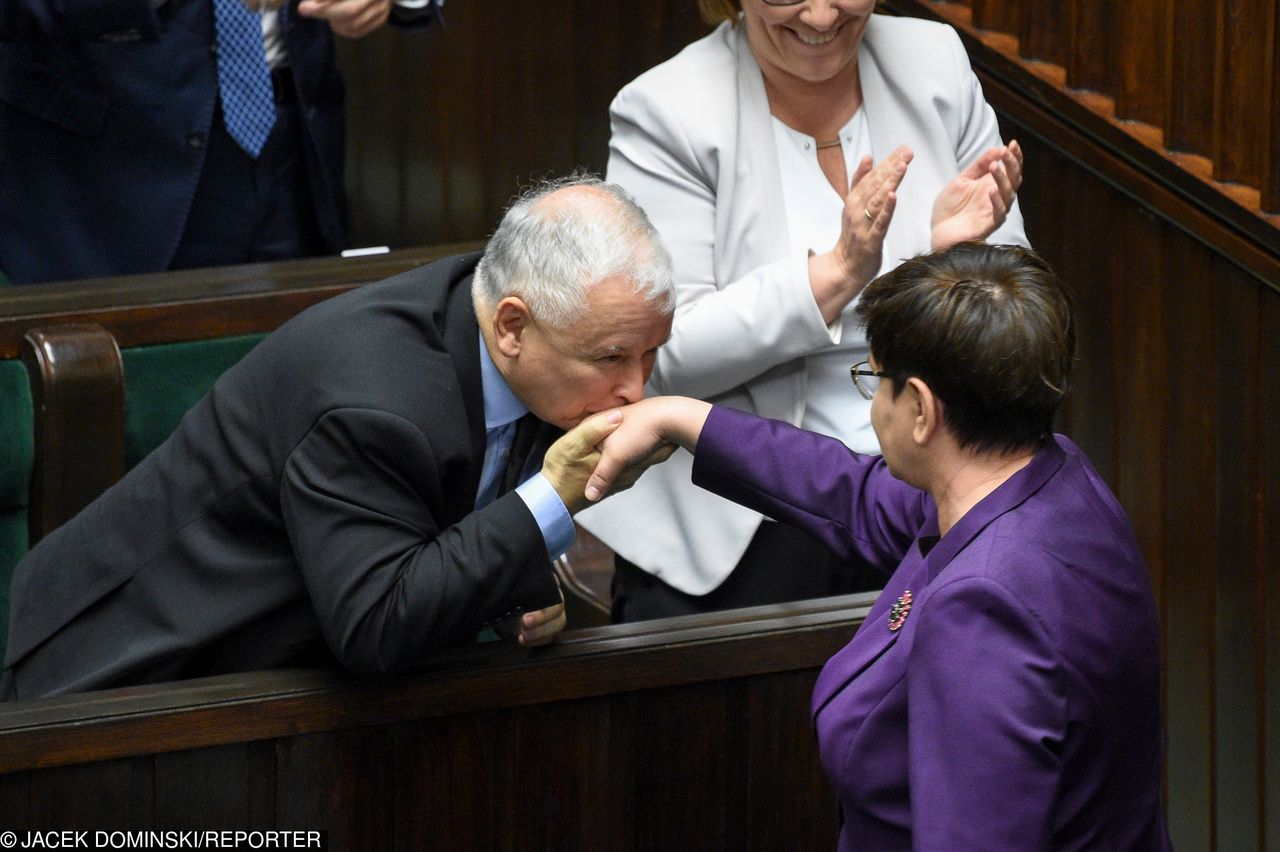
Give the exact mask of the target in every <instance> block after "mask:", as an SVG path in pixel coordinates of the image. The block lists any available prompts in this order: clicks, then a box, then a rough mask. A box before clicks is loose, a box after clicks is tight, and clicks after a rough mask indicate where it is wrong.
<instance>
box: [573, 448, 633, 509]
mask: <svg viewBox="0 0 1280 852" xmlns="http://www.w3.org/2000/svg"><path fill="white" fill-rule="evenodd" d="M624 467H625V462H624V460H623V459H620V458H618V457H617V456H612V455H609V454H608V453H605V454H603V455H601V457H600V461H599V462H598V463H597V464H596V469H595V470H593V471H592V472H591V476H589V477H587V487H586V488H585V489H583V492H582V493H583V494H584V495H586V498H587V499H588V500H590V501H591V502H592V503H594V502H596V501H597V500H599V499H600V498H601V497H604V495H606V494H608V493H609V489H610V488H612V487H613V483H614V480H616V479H617V478H618V474H619V473H621V472H622V470H623V468H624Z"/></svg>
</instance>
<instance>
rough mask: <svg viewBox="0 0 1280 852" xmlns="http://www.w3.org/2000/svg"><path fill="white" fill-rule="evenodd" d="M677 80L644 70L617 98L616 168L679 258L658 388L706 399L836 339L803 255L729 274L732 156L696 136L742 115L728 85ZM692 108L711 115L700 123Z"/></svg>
mask: <svg viewBox="0 0 1280 852" xmlns="http://www.w3.org/2000/svg"><path fill="white" fill-rule="evenodd" d="M668 76H669V75H668ZM677 76H679V75H677ZM668 86H669V80H666V79H664V80H662V81H661V82H654V81H653V80H652V79H650V78H646V77H642V78H641V80H640V81H637V83H633V84H632V85H630V86H628V87H627V88H625V89H623V90H622V91H621V92H620V93H619V94H618V97H617V98H615V99H614V102H613V105H612V107H611V108H610V117H611V122H612V131H613V135H612V138H611V139H610V143H609V166H608V172H607V174H608V179H609V180H610V181H612V182H615V183H617V184H619V185H620V186H622V187H624V188H625V189H626V190H627V191H628V192H630V193H631V194H632V196H634V198H635V200H636V202H637V203H638V204H639V205H640V206H641V207H642V208H644V210H645V212H646V213H647V214H648V215H649V218H650V220H651V221H652V222H653V225H654V227H655V228H656V229H657V231H658V234H659V235H660V236H661V237H662V240H663V242H664V243H665V244H666V246H667V248H668V249H669V250H670V252H671V257H672V260H673V261H674V264H675V275H676V294H677V303H678V307H677V310H676V317H675V322H674V324H673V326H672V330H671V339H670V340H669V341H668V342H667V343H666V344H665V345H664V346H663V347H662V349H661V350H660V351H659V352H658V359H657V363H656V365H655V367H654V372H653V376H652V378H651V379H650V386H651V387H652V388H653V389H654V390H655V391H656V392H658V393H676V394H683V395H688V396H695V397H698V398H701V399H706V398H709V397H713V396H716V395H718V394H722V393H724V392H726V391H729V390H732V389H734V388H736V387H739V386H741V385H743V384H745V383H746V382H748V381H750V380H751V379H754V378H755V377H756V376H758V375H760V374H761V373H764V372H765V371H767V370H768V369H770V368H771V367H774V366H776V365H778V364H782V363H785V362H787V361H791V360H794V359H796V358H800V357H803V356H805V355H809V354H811V353H813V352H814V351H816V350H818V349H820V348H822V347H825V346H830V345H831V344H832V343H833V342H835V340H836V338H835V336H834V335H833V334H832V332H831V330H830V329H829V328H828V327H827V326H826V324H825V323H824V322H823V320H822V314H821V312H820V311H819V310H818V305H817V302H816V301H815V300H814V298H813V292H812V290H811V288H810V285H809V267H808V258H807V256H805V255H804V254H803V253H796V254H795V255H794V256H790V257H785V258H781V259H779V260H777V261H776V262H773V263H769V264H766V265H764V266H760V267H758V268H756V269H754V270H752V271H751V272H749V273H748V274H747V275H744V276H742V277H740V278H738V279H736V280H733V281H722V280H721V278H722V277H723V271H722V270H717V269H716V221H717V215H716V205H717V204H718V203H721V202H722V199H718V198H717V196H716V186H717V181H716V177H715V175H714V174H712V172H711V169H713V168H717V167H723V164H722V163H718V158H719V152H718V151H717V150H714V149H713V148H714V146H713V143H711V142H710V141H708V140H703V139H698V140H696V141H695V140H694V139H691V136H690V134H691V133H696V132H697V131H698V130H699V129H706V130H714V131H715V133H716V134H717V135H719V136H724V137H728V136H729V135H730V132H731V129H732V127H733V125H734V119H733V118H732V113H731V111H729V110H727V109H726V105H725V104H723V103H713V102H710V101H714V100H715V95H714V94H713V93H714V92H716V91H719V88H718V87H709V86H700V85H698V84H697V83H696V82H691V83H690V86H691V87H692V90H693V91H694V92H695V94H690V93H689V92H684V93H680V92H673V91H666V88H667V87H668ZM731 91H732V90H729V91H728V92H727V93H725V95H724V97H726V98H728V97H732V94H731ZM708 95H710V97H708ZM698 98H703V99H706V100H707V101H708V102H707V103H698V102H697V100H696V99H698ZM672 102H676V103H677V104H678V107H679V108H678V109H677V108H673V106H672ZM690 112H700V113H702V117H701V118H700V119H699V120H698V122H697V126H696V127H695V126H691V125H690V123H689V119H688V117H687V115H686V114H687V113H690ZM722 125H723V126H722Z"/></svg>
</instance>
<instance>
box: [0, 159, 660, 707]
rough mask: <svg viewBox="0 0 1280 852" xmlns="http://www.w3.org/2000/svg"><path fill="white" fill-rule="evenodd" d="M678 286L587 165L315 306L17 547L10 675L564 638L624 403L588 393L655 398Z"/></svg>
mask: <svg viewBox="0 0 1280 852" xmlns="http://www.w3.org/2000/svg"><path fill="white" fill-rule="evenodd" d="M673 306H674V299H673V286H672V280H671V261H670V258H669V257H668V255H667V253H666V250H665V249H664V248H663V247H662V245H661V243H660V242H659V240H658V237H657V235H656V234H655V232H654V231H653V229H652V227H651V226H650V224H649V222H648V220H647V218H646V217H645V215H644V213H643V211H641V210H640V209H639V208H638V207H637V206H636V205H635V204H634V203H633V202H632V201H631V200H630V199H629V198H628V197H627V196H626V195H625V193H623V192H622V191H621V190H619V189H617V188H615V187H613V186H611V185H608V184H603V183H601V182H599V181H596V180H592V179H578V180H569V181H561V182H558V183H555V184H550V185H546V186H543V187H540V188H538V189H536V190H534V191H532V192H531V193H529V194H527V195H526V196H525V197H523V198H522V199H520V200H519V201H517V202H516V203H515V204H514V205H513V206H512V207H511V208H510V209H509V210H508V211H507V213H506V215H505V216H504V218H503V220H502V223H501V224H500V226H499V228H498V230H497V233H496V234H495V235H494V237H493V239H492V240H491V241H490V243H489V245H488V247H487V248H486V250H485V252H484V254H483V256H479V257H478V256H476V255H469V256H462V257H455V258H449V259H447V260H444V261H441V262H439V263H436V264H433V265H432V266H430V267H427V268H425V269H421V270H415V271H413V272H409V273H406V274H404V275H400V276H397V277H395V278H392V279H389V280H387V281H384V282H381V283H379V284H374V285H370V286H367V287H364V288H361V289H359V290H356V291H353V292H351V293H348V294H345V295H343V296H339V297H337V298H335V299H332V300H330V301H328V302H325V303H323V304H321V305H318V306H316V307H314V308H312V309H310V310H308V311H306V312H304V313H302V314H300V315H299V316H298V317H296V318H294V319H293V320H292V321H290V322H289V323H287V324H285V325H284V326H282V327H281V328H280V329H279V330H278V331H276V332H275V333H274V334H272V335H271V336H270V337H268V338H267V339H266V340H264V341H263V342H262V343H261V344H260V345H259V346H258V347H257V348H256V349H254V351H253V352H251V353H250V354H249V355H247V356H246V357H245V358H244V359H243V360H242V361H241V362H240V363H239V364H237V365H236V366H235V367H233V368H232V369H231V370H228V371H227V373H226V374H225V375H223V376H222V377H221V378H220V379H219V381H218V382H217V383H216V384H215V385H214V387H213V389H212V391H210V393H209V395H208V396H207V397H205V398H204V399H203V400H202V401H201V402H200V403H199V404H198V405H196V407H195V408H193V409H192V410H191V411H190V412H189V413H188V414H187V416H186V417H185V418H184V419H183V421H182V423H181V424H180V425H179V427H178V429H177V430H176V431H175V432H174V434H173V435H172V436H171V437H170V438H169V440H167V441H166V442H165V443H164V444H163V445H161V446H160V447H159V448H157V449H156V451H155V452H154V453H152V454H151V455H150V456H148V457H147V458H146V459H145V460H144V461H143V462H142V463H141V464H139V465H138V466H137V467H136V468H135V469H134V470H132V471H131V472H130V473H129V474H128V475H127V476H126V477H125V478H124V479H123V480H122V481H121V482H120V483H118V484H117V485H116V486H115V487H113V488H112V489H110V490H109V491H108V492H107V493H106V494H104V495H103V496H102V497H100V498H99V499H98V500H97V501H95V502H94V503H93V504H91V505H90V506H88V507H87V508H86V509H85V510H84V511H83V512H81V513H80V514H79V515H78V516H77V517H75V518H74V519H72V520H71V521H70V522H69V523H67V524H66V525H65V526H63V527H61V528H60V529H58V530H57V531H55V532H54V533H53V534H52V535H50V536H49V537H48V538H46V539H45V540H43V541H42V542H40V544H39V545H38V546H37V547H35V548H34V549H33V550H32V552H31V553H30V554H29V555H28V556H27V558H26V559H25V560H23V562H22V563H21V564H20V565H19V566H18V568H17V569H16V571H15V575H14V581H13V591H12V611H11V620H10V633H9V645H8V653H7V657H6V659H5V667H6V671H5V679H4V683H3V687H2V688H0V694H3V695H4V696H5V697H7V698H33V697H39V696H46V695H56V694H62V693H69V692H78V691H82V690H88V689H95V688H102V687H110V686H118V685H124V684H136V683H144V682H153V681H161V680H171V679H175V678H183V677H193V676H199V675H207V674H215V673H221V672H233V671H241V670H248V669H259V668H268V667H274V666H285V665H316V664H319V665H324V664H332V663H333V662H335V661H336V662H338V663H340V664H341V665H343V666H345V667H346V668H348V669H351V670H353V671H355V672H359V673H365V674H376V673H386V672H393V671H397V670H401V669H404V668H407V667H410V666H413V665H414V664H415V663H417V662H419V661H421V660H422V659H423V657H424V656H425V655H426V654H428V653H429V652H430V651H432V650H433V649H436V648H439V647H441V646H443V645H447V644H449V643H453V642H458V641H460V640H464V639H466V638H468V637H471V636H474V635H475V633H476V631H477V630H478V629H479V628H481V627H482V626H483V625H485V624H494V623H497V622H500V621H503V620H507V621H510V622H513V631H514V633H515V635H516V638H517V641H519V642H521V643H525V644H528V643H537V642H541V641H546V640H548V639H549V638H550V637H551V636H552V635H553V634H554V633H555V632H556V631H558V630H560V629H561V628H562V627H563V626H564V615H563V605H562V603H561V599H560V595H559V591H558V588H557V586H556V583H555V578H554V575H553V573H552V570H551V566H550V557H554V556H556V555H558V554H559V553H560V552H562V551H563V550H564V549H566V548H567V547H568V545H569V544H570V543H571V541H572V536H573V524H572V522H571V520H570V515H571V513H572V512H574V511H576V510H577V509H579V508H581V507H582V505H583V504H584V503H585V500H584V499H583V497H582V493H583V488H584V486H585V483H586V477H587V476H588V475H589V474H590V471H591V468H592V467H594V463H595V462H594V459H595V458H596V454H595V450H594V447H595V446H596V445H597V444H598V443H599V441H600V440H601V439H602V438H603V437H604V435H605V434H606V433H607V432H608V431H610V430H611V429H612V428H614V427H615V426H616V424H617V422H618V421H617V416H616V414H615V415H613V416H612V417H610V416H607V415H600V416H596V417H592V415H593V414H596V413H597V412H601V411H605V410H608V409H612V408H614V407H616V406H619V405H623V404H626V403H629V402H634V401H636V400H638V399H639V398H640V397H641V394H642V388H643V386H644V383H645V380H646V378H647V377H648V374H649V370H650V368H651V367H652V365H653V359H654V355H655V352H656V350H657V348H658V346H660V345H661V344H662V343H663V342H664V341H665V340H666V339H667V336H668V334H669V333H670V327H671V314H672V310H673ZM584 421H586V422H584ZM580 424H581V425H580ZM565 429H569V430H572V431H570V432H569V433H568V434H566V435H564V436H563V437H562V438H560V440H558V441H557V442H556V443H555V445H553V446H552V447H551V449H550V450H549V451H547V452H546V460H545V462H544V463H543V464H542V468H541V471H538V462H539V460H541V459H542V457H543V451H544V450H545V449H546V447H547V445H548V444H549V443H550V442H551V440H552V439H553V438H555V437H556V436H557V435H559V433H560V430H565ZM526 459H527V462H526ZM521 471H525V472H527V473H532V476H531V477H529V478H527V479H525V477H524V476H522V475H520V474H521ZM519 479H525V481H524V482H523V484H521V485H519V487H517V488H515V489H514V490H513V491H509V492H507V493H504V488H505V487H506V485H504V481H505V483H506V484H507V485H510V484H514V482H515V481H516V480H519ZM521 612H523V615H521V616H520V617H519V618H518V619H513V618H511V616H512V615H513V614H514V613H521Z"/></svg>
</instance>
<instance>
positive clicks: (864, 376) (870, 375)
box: [849, 361, 889, 400]
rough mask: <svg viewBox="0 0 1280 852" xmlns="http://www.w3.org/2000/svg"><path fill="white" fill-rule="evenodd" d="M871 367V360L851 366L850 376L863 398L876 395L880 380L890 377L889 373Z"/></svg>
mask: <svg viewBox="0 0 1280 852" xmlns="http://www.w3.org/2000/svg"><path fill="white" fill-rule="evenodd" d="M870 367H871V362H870V361H859V362H858V363H856V364H854V365H853V366H852V367H850V368H849V378H851V379H853V386H854V387H855V388H857V389H858V393H860V394H862V398H863V399H868V400H869V399H871V398H872V397H874V396H875V395H876V390H878V389H879V387H880V380H881V379H887V378H889V374H888V373H884V372H881V371H880V370H872V369H870Z"/></svg>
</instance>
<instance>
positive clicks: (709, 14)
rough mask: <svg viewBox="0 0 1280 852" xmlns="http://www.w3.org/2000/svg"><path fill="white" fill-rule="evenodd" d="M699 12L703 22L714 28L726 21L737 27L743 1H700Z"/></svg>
mask: <svg viewBox="0 0 1280 852" xmlns="http://www.w3.org/2000/svg"><path fill="white" fill-rule="evenodd" d="M698 11H699V12H700V13H701V14H702V20H704V21H706V22H707V23H708V24H710V25H711V26H713V27H714V26H716V25H717V24H720V23H722V22H724V21H729V22H731V23H733V25H734V26H737V24H738V13H739V12H741V11H742V0H698Z"/></svg>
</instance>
